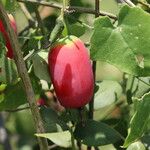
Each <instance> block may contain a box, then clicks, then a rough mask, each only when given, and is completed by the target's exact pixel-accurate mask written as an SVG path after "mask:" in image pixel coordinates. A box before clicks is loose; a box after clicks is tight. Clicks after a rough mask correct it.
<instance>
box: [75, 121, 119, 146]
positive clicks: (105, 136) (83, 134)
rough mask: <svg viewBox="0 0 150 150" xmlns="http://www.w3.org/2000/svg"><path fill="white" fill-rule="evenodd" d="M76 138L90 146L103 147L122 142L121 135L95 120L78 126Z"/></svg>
mask: <svg viewBox="0 0 150 150" xmlns="http://www.w3.org/2000/svg"><path fill="white" fill-rule="evenodd" d="M74 136H75V138H76V139H77V140H80V141H81V142H82V143H83V144H85V145H88V146H102V145H107V144H112V143H115V142H117V141H119V140H121V137H120V135H119V133H118V132H117V131H116V130H114V129H112V128H111V127H109V126H108V125H106V124H104V123H102V122H97V121H94V120H87V121H85V122H84V124H83V125H82V124H81V123H79V124H77V126H76V129H75V131H74Z"/></svg>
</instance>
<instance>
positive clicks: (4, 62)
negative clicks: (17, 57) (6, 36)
mask: <svg viewBox="0 0 150 150" xmlns="http://www.w3.org/2000/svg"><path fill="white" fill-rule="evenodd" d="M0 49H1V50H0V82H1V83H4V84H14V83H16V82H17V80H18V73H17V68H16V65H15V62H14V60H13V59H9V58H7V57H6V48H5V46H4V45H3V44H2V43H0Z"/></svg>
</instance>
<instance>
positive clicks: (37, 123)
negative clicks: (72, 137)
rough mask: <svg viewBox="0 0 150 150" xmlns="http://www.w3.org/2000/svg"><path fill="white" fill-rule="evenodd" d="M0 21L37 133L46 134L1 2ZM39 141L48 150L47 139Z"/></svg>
mask: <svg viewBox="0 0 150 150" xmlns="http://www.w3.org/2000/svg"><path fill="white" fill-rule="evenodd" d="M0 19H1V20H2V22H3V24H4V26H5V29H6V32H7V33H8V37H9V39H11V40H10V43H11V46H12V49H13V52H14V59H15V63H16V66H17V69H18V73H19V75H20V77H21V79H22V81H23V86H24V90H25V92H26V95H27V100H28V102H29V106H30V109H31V112H32V115H33V119H34V124H35V127H36V130H37V133H44V132H45V130H44V126H43V122H42V119H41V116H40V113H39V109H38V107H37V105H36V100H35V95H34V91H33V88H32V84H31V81H30V78H29V75H28V72H27V69H26V65H25V62H24V60H23V55H22V52H21V50H20V47H19V43H18V40H17V36H16V34H15V32H14V31H13V30H12V28H11V25H10V22H9V18H8V16H7V13H6V11H5V9H4V7H3V5H2V3H1V2H0ZM38 141H39V146H40V149H41V150H48V143H47V140H46V139H45V138H38Z"/></svg>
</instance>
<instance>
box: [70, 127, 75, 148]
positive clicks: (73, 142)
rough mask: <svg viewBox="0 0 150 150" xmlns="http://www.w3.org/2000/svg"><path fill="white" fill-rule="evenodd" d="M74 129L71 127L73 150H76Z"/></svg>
mask: <svg viewBox="0 0 150 150" xmlns="http://www.w3.org/2000/svg"><path fill="white" fill-rule="evenodd" d="M72 128H73V127H70V133H71V143H72V150H76V146H75V141H74V135H73V129H72Z"/></svg>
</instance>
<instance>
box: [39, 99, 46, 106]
mask: <svg viewBox="0 0 150 150" xmlns="http://www.w3.org/2000/svg"><path fill="white" fill-rule="evenodd" d="M37 105H38V106H44V105H45V100H44V99H43V98H39V99H38V100H37Z"/></svg>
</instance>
